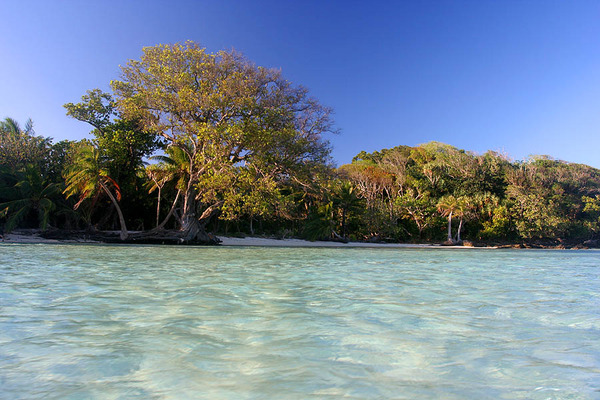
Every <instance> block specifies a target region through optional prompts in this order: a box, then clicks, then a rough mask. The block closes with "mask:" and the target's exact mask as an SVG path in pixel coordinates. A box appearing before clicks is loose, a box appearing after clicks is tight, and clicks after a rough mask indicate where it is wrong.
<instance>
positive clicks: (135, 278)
mask: <svg viewBox="0 0 600 400" xmlns="http://www.w3.org/2000/svg"><path fill="white" fill-rule="evenodd" d="M599 289H600V252H594V251H526V250H512V251H510V250H506V251H505V250H447V249H438V250H435V249H423V250H421V249H316V248H314V249H298V248H288V249H286V248H190V247H152V246H148V247H130V246H101V245H97V246H87V245H14V244H13V245H8V244H3V245H0V398H2V399H42V398H43V399H197V398H206V399H267V398H273V399H305V398H318V399H334V398H350V399H599V398H600V291H599Z"/></svg>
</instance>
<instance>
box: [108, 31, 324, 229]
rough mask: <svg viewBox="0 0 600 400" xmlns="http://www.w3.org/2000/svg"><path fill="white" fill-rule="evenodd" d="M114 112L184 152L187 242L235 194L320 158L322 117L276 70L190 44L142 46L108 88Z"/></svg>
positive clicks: (294, 173)
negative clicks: (249, 183) (138, 55)
mask: <svg viewBox="0 0 600 400" xmlns="http://www.w3.org/2000/svg"><path fill="white" fill-rule="evenodd" d="M112 87H113V90H114V92H115V94H116V96H117V107H118V108H119V110H121V112H122V113H123V114H124V115H125V116H127V117H128V118H131V119H135V120H138V121H140V123H141V124H142V125H143V127H144V129H146V130H147V131H150V132H153V133H155V134H157V135H159V136H161V137H162V138H164V140H165V141H166V143H167V145H168V146H174V147H179V148H180V149H181V150H182V151H184V152H186V154H187V156H188V158H189V160H190V163H189V179H188V182H187V186H186V188H185V191H184V199H183V201H184V207H183V217H182V221H183V224H182V227H181V228H182V231H184V232H185V238H187V239H193V238H194V237H196V236H197V235H198V234H199V233H201V231H202V228H203V227H202V224H204V223H205V222H206V221H207V220H208V219H209V218H210V217H211V216H212V215H214V214H215V213H216V212H217V211H218V210H219V209H220V207H221V206H222V205H223V204H224V203H226V202H227V201H228V200H229V199H230V198H231V196H233V195H234V194H235V193H232V189H233V192H235V190H236V189H237V188H239V187H243V186H247V185H244V184H243V182H244V181H247V180H248V179H252V180H254V182H255V186H254V188H255V189H258V187H257V186H260V187H261V188H263V189H264V188H265V187H269V186H273V185H275V186H276V185H277V184H278V183H280V182H282V181H289V180H299V179H301V177H302V173H303V171H306V169H307V168H308V169H311V168H319V167H323V166H324V165H325V164H326V163H327V162H328V161H329V151H330V150H329V145H328V143H327V142H326V141H325V140H323V138H322V134H323V133H324V132H327V131H331V130H332V129H333V128H332V126H333V123H332V119H331V110H330V109H329V108H327V107H324V106H322V105H320V104H319V103H318V102H317V101H316V100H315V99H313V98H311V97H310V96H309V95H308V91H307V90H306V89H304V88H302V87H299V86H294V85H292V84H291V83H290V82H289V81H287V80H285V79H284V78H283V77H282V75H281V73H280V71H278V70H274V69H268V68H263V67H259V66H256V65H255V64H253V63H252V62H250V61H249V60H248V59H246V58H245V57H244V56H243V55H241V54H240V53H238V52H236V51H219V52H217V53H214V54H211V53H209V52H207V51H206V49H204V48H202V47H201V46H200V45H199V44H197V43H194V42H186V43H184V44H175V45H159V46H154V47H146V48H144V50H143V55H142V57H141V59H140V60H139V61H138V60H131V61H129V62H128V63H127V65H126V66H123V67H122V78H121V80H118V81H113V82H112Z"/></svg>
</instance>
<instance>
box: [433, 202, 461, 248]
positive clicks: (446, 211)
mask: <svg viewBox="0 0 600 400" xmlns="http://www.w3.org/2000/svg"><path fill="white" fill-rule="evenodd" d="M437 209H438V211H439V212H440V214H442V216H443V217H448V239H447V240H448V242H449V243H452V242H454V241H453V240H452V216H453V215H454V214H456V213H457V212H459V213H460V210H461V203H460V201H459V200H458V199H457V198H456V197H454V196H452V195H450V196H444V197H442V198H441V199H440V201H439V202H438V204H437Z"/></svg>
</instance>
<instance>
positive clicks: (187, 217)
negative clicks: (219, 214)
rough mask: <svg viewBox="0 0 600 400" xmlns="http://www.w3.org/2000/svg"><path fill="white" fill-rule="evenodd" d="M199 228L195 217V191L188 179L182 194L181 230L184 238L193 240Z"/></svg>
mask: <svg viewBox="0 0 600 400" xmlns="http://www.w3.org/2000/svg"><path fill="white" fill-rule="evenodd" d="M199 229H200V228H199V226H198V219H196V191H195V190H194V186H193V185H192V183H191V180H190V182H189V183H188V186H187V188H186V190H185V193H184V196H183V215H182V216H181V230H182V231H183V232H184V239H185V240H193V239H194V238H195V237H196V234H197V233H198V231H199Z"/></svg>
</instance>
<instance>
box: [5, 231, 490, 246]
mask: <svg viewBox="0 0 600 400" xmlns="http://www.w3.org/2000/svg"><path fill="white" fill-rule="evenodd" d="M218 238H219V239H220V240H221V246H259V247H332V248H360V247H363V248H453V249H472V248H474V247H470V246H451V247H448V246H441V245H435V244H409V243H364V242H349V243H340V242H322V241H315V242H311V241H308V240H301V239H268V238H260V237H246V238H238V237H228V236H218ZM3 243H23V244H60V243H100V242H97V241H93V240H84V239H79V240H56V239H46V238H43V237H40V236H39V235H38V234H31V235H23V234H13V233H10V234H5V235H4V240H3ZM477 248H482V247H477ZM483 248H485V247H483ZM487 248H494V247H487Z"/></svg>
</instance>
